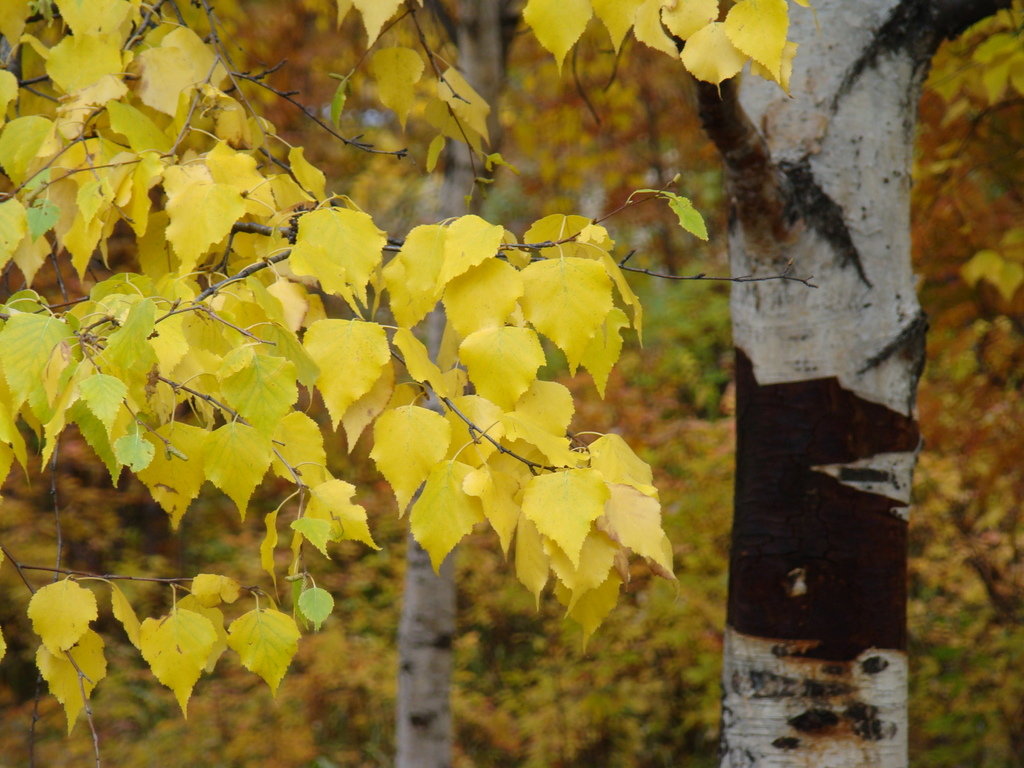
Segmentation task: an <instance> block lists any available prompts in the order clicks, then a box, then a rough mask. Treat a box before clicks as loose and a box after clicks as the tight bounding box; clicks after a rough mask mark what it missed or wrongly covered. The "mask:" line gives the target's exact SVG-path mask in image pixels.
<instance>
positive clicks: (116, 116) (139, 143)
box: [107, 101, 172, 153]
mask: <svg viewBox="0 0 1024 768" xmlns="http://www.w3.org/2000/svg"><path fill="white" fill-rule="evenodd" d="M107 115H108V116H109V118H110V128H111V130H113V131H114V132H115V133H119V134H121V135H122V136H124V137H125V138H126V139H127V140H128V146H130V147H131V148H132V151H133V152H138V153H142V152H145V151H147V150H155V151H157V152H166V151H168V150H169V149H170V148H171V143H172V142H171V139H170V137H168V136H167V134H166V133H164V132H163V131H162V130H160V129H159V128H158V127H157V125H156V123H154V122H153V120H152V119H151V118H150V117H149V115H147V114H145V113H144V112H142V111H141V110H139V109H136V108H135V107H133V106H131V105H130V104H125V103H124V102H121V101H112V102H111V103H109V104H108V105H107Z"/></svg>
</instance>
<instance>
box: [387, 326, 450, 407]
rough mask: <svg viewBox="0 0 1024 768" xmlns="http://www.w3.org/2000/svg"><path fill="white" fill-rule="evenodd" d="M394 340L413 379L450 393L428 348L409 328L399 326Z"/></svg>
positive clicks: (439, 391)
mask: <svg viewBox="0 0 1024 768" xmlns="http://www.w3.org/2000/svg"><path fill="white" fill-rule="evenodd" d="M392 342H393V343H394V345H395V346H396V347H397V348H398V351H399V352H401V354H402V362H403V363H404V364H405V369H406V371H408V373H409V376H410V377H412V379H413V380H415V381H419V382H425V383H428V384H430V386H431V387H433V388H434V390H435V391H436V392H438V393H439V394H441V395H449V394H451V393H449V392H448V391H447V383H446V381H445V379H444V376H443V375H442V374H441V369H440V368H438V367H437V366H436V365H435V364H434V362H433V361H432V360H431V359H430V355H429V353H428V352H427V348H426V347H425V346H424V345H423V342H422V341H420V340H419V339H417V338H416V337H415V336H414V335H413V333H412V331H410V330H409V329H408V328H399V329H398V330H397V331H395V335H394V336H393V337H392Z"/></svg>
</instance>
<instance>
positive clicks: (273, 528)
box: [260, 509, 277, 587]
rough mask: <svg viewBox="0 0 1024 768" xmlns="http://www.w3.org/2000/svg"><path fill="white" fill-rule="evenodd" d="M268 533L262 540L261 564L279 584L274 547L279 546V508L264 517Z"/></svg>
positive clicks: (275, 583) (275, 582)
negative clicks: (275, 568) (275, 567)
mask: <svg viewBox="0 0 1024 768" xmlns="http://www.w3.org/2000/svg"><path fill="white" fill-rule="evenodd" d="M264 526H265V527H266V529H267V535H266V536H264V537H263V541H261V542H260V566H261V567H262V568H263V570H264V571H266V572H267V573H268V574H269V575H270V578H271V579H272V580H273V581H274V586H275V587H276V586H277V573H276V572H275V570H274V548H275V547H276V546H277V510H276V509H275V510H274V511H273V512H268V513H267V516H266V518H264Z"/></svg>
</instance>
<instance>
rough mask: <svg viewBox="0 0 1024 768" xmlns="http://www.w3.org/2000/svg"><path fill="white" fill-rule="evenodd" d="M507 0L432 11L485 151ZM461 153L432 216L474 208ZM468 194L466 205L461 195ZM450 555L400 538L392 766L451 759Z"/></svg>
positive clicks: (440, 767)
mask: <svg viewBox="0 0 1024 768" xmlns="http://www.w3.org/2000/svg"><path fill="white" fill-rule="evenodd" d="M509 5H510V3H509V2H508V0H462V2H460V3H459V4H458V6H457V9H456V10H457V16H456V17H449V16H447V15H446V14H445V12H444V10H443V9H442V7H441V6H440V5H439V4H437V3H434V4H433V10H434V11H435V12H436V13H437V14H438V15H439V18H440V20H441V22H442V24H444V26H445V27H446V28H448V30H449V34H451V35H453V36H454V38H455V43H456V45H457V47H458V50H459V69H460V71H461V72H462V74H463V75H464V76H465V78H466V80H467V81H468V82H469V84H470V85H472V86H473V88H474V89H475V90H476V91H477V93H479V94H480V95H481V96H482V97H483V98H484V100H485V101H487V103H488V104H490V105H491V107H492V111H491V115H490V119H489V120H488V131H489V133H490V136H491V145H490V146H491V148H492V151H496V149H495V147H496V146H497V145H498V143H499V142H500V124H499V123H498V120H497V118H496V112H497V102H498V99H499V98H500V96H501V91H502V88H503V86H504V82H505V58H506V51H507V48H508V43H509V41H510V39H511V32H512V28H513V27H514V25H515V19H516V18H517V17H516V16H515V15H512V14H511V13H510V11H509ZM475 163H479V161H478V160H476V161H475V160H473V159H472V158H471V155H470V153H469V150H468V149H467V148H466V147H465V146H462V145H454V144H451V143H449V145H448V148H447V151H446V153H445V173H444V181H443V183H442V187H441V194H440V196H439V200H438V204H437V210H436V212H435V213H436V218H438V219H443V218H447V217H450V216H459V215H462V214H464V213H467V212H469V211H471V210H476V209H477V208H478V207H479V203H480V196H479V195H478V194H472V193H473V192H474V177H475V175H476V173H477V172H478V169H477V167H476V166H475ZM471 194H472V199H471V202H470V204H469V205H468V206H467V203H466V198H467V197H468V196H470V195H471ZM442 330H443V317H442V316H441V315H440V314H439V313H438V312H437V311H435V312H434V313H432V315H431V316H430V317H429V318H428V320H427V335H428V337H429V338H428V339H427V346H428V348H429V349H430V350H431V351H432V353H433V354H435V355H436V352H437V349H438V347H439V346H440V341H441V332H442ZM454 557H455V553H454V552H453V553H452V554H451V555H449V556H448V558H447V559H446V560H445V561H444V564H443V565H442V566H441V569H440V573H437V574H435V573H434V570H433V568H432V566H431V564H430V557H429V556H428V555H427V553H426V551H425V550H424V549H423V548H422V547H421V546H420V545H419V544H418V543H417V542H416V540H415V539H413V537H412V535H411V534H410V535H409V537H408V548H407V555H406V575H405V590H404V593H403V604H402V617H401V621H400V623H399V627H398V656H399V670H398V706H397V714H396V717H397V720H396V734H395V742H396V745H395V746H396V755H395V766H396V768H448V766H450V765H451V762H452V741H453V739H452V715H451V701H450V700H451V677H452V639H453V637H454V636H455V580H454V571H455V568H454V564H453V563H454Z"/></svg>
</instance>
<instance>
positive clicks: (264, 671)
mask: <svg viewBox="0 0 1024 768" xmlns="http://www.w3.org/2000/svg"><path fill="white" fill-rule="evenodd" d="M228 647H230V648H231V649H232V650H233V651H235V653H237V654H238V655H239V657H240V658H241V660H242V665H243V666H244V667H245V668H246V669H248V670H249V671H250V672H255V673H256V674H257V675H259V676H260V677H262V678H263V679H264V680H265V681H266V683H267V685H269V686H270V690H271V692H272V693H275V694H276V693H277V686H278V685H279V684H280V683H281V678H283V677H284V673H285V672H286V671H287V669H288V665H289V664H290V663H291V660H292V657H293V656H294V655H295V652H296V651H297V650H298V648H299V628H298V627H297V626H296V625H295V620H294V619H292V617H291V616H289V615H287V614H285V613H281V612H280V611H275V610H273V609H270V608H257V609H255V610H252V611H249V612H248V613H246V614H243V615H242V616H239V617H238V618H237V619H235V620H234V621H233V622H231V626H229V627H228Z"/></svg>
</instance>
